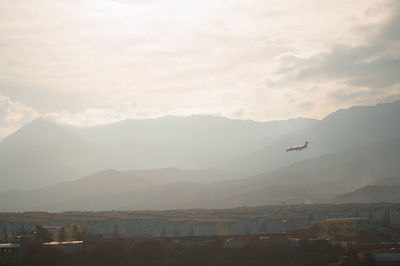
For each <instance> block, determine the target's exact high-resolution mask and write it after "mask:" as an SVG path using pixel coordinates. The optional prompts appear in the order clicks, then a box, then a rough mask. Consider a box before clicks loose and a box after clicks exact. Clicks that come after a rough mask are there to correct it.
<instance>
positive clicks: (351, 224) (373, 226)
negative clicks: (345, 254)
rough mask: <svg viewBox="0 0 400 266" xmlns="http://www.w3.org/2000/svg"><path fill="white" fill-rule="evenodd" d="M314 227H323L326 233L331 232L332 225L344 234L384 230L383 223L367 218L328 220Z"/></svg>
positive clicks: (316, 223)
mask: <svg viewBox="0 0 400 266" xmlns="http://www.w3.org/2000/svg"><path fill="white" fill-rule="evenodd" d="M314 225H319V226H321V228H322V230H323V231H324V232H327V231H328V230H329V226H330V225H335V226H336V227H337V228H339V229H340V231H341V232H344V233H350V234H351V233H354V234H355V233H357V232H359V231H360V230H365V231H367V232H377V231H379V230H381V229H382V222H381V221H378V220H372V219H368V218H366V217H355V218H335V219H327V220H326V221H318V222H313V223H311V227H313V226H314Z"/></svg>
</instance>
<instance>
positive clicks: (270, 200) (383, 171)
mask: <svg viewBox="0 0 400 266" xmlns="http://www.w3.org/2000/svg"><path fill="white" fill-rule="evenodd" d="M398 158H400V137H398V138H395V139H393V140H387V141H381V142H369V143H363V144H359V145H356V146H355V147H351V148H348V149H346V150H343V151H340V152H337V153H333V154H327V155H322V156H319V157H317V158H312V159H308V160H304V161H301V162H297V163H295V164H292V165H290V166H287V167H283V168H281V169H277V170H274V171H270V172H266V173H264V174H261V175H257V176H253V177H248V178H244V179H236V180H224V181H218V182H214V183H210V184H200V183H198V181H199V180H202V179H203V178H202V176H204V173H207V172H196V171H194V172H187V171H183V172H181V171H180V170H177V169H158V170H149V171H143V172H140V171H132V172H131V171H129V172H116V171H106V172H101V173H98V174H95V175H93V176H89V177H87V178H84V179H80V180H77V181H74V182H69V183H64V184H59V185H57V186H52V187H47V188H44V189H42V190H40V189H39V190H36V191H34V192H29V193H26V192H25V193H24V192H20V194H16V193H15V192H8V193H3V194H1V195H0V202H3V204H0V207H1V208H5V207H8V208H10V206H13V204H14V206H18V207H19V208H22V209H41V210H51V211H61V210H105V209H175V208H223V207H236V206H246V205H247V206H248V205H264V204H280V203H282V202H285V203H307V202H327V201H330V200H331V199H332V198H334V196H335V195H338V194H342V193H343V192H351V191H353V190H354V189H357V188H359V187H361V186H364V185H371V184H377V183H382V182H388V181H385V180H390V181H391V182H394V180H395V177H396V176H398V173H399V172H400V164H399V163H398ZM152 171H156V172H155V173H153V174H151V173H152ZM163 171H167V172H168V171H169V172H171V173H172V174H170V175H168V174H166V173H163ZM116 173H117V174H116ZM140 173H143V175H140ZM179 173H181V176H182V177H185V179H180V178H178V177H177V176H179ZM188 173H192V176H194V177H195V178H190V176H191V175H190V174H188ZM153 175H154V176H153ZM206 175H209V176H215V175H218V173H213V172H211V173H210V174H206ZM137 177H140V178H139V179H137V180H136V179H135V178H137ZM162 178H165V179H166V180H168V184H166V183H167V182H165V183H162V182H160V181H153V180H160V179H162ZM182 180H183V181H184V182H180V181H182ZM193 181H194V182H193ZM114 182H115V183H114ZM96 184H98V185H96ZM108 186H109V189H107V187H108ZM97 187H98V189H97ZM57 191H59V192H57ZM86 191H87V192H86ZM12 193H14V194H12ZM35 193H36V194H35ZM52 193H53V194H52ZM21 195H24V196H25V197H26V198H25V199H26V200H25V201H26V202H28V203H29V204H30V205H29V208H27V207H25V208H24V206H28V205H24V204H22V205H15V204H17V203H18V202H20V201H21V199H22V198H24V197H23V196H21ZM32 195H40V198H41V200H42V201H41V204H38V200H37V198H34V197H32ZM52 195H56V196H57V197H56V198H57V199H59V201H57V202H55V201H54V200H50V199H51V198H52ZM35 202H36V203H35ZM33 203H35V204H36V205H35V204H33Z"/></svg>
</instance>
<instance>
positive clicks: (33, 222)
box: [0, 204, 400, 237]
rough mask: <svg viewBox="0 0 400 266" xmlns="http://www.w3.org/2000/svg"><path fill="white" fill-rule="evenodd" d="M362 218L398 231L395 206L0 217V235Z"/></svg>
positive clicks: (193, 230) (192, 231)
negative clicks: (72, 228)
mask: <svg viewBox="0 0 400 266" xmlns="http://www.w3.org/2000/svg"><path fill="white" fill-rule="evenodd" d="M351 217H365V218H368V219H373V220H377V221H380V222H381V223H382V224H383V225H384V226H386V227H388V228H400V204H340V205H335V204H310V205H288V206H262V207H243V208H235V209H220V210H205V209H193V210H174V211H109V212H64V213H47V212H24V213H0V234H5V233H7V234H9V235H18V234H22V233H26V232H33V231H35V227H36V226H37V225H40V226H59V227H65V228H69V227H70V226H71V225H72V224H77V225H79V226H80V227H81V228H84V229H85V230H86V232H87V233H88V234H96V235H103V236H121V237H187V236H218V235H262V234H278V233H283V232H285V231H296V230H305V229H308V228H309V226H310V224H311V223H312V222H315V221H325V220H327V219H337V218H351Z"/></svg>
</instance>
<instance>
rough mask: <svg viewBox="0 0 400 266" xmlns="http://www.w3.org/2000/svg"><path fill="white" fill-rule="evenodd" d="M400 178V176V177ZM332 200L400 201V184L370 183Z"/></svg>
mask: <svg viewBox="0 0 400 266" xmlns="http://www.w3.org/2000/svg"><path fill="white" fill-rule="evenodd" d="M399 179H400V177H399ZM332 202H338V203H358V202H362V203H374V202H400V185H391V186H382V185H369V186H365V187H362V188H359V189H357V190H355V191H352V192H348V193H344V194H340V195H338V196H336V197H335V198H334V199H333V200H332Z"/></svg>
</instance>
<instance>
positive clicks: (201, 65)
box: [0, 0, 400, 138]
mask: <svg viewBox="0 0 400 266" xmlns="http://www.w3.org/2000/svg"><path fill="white" fill-rule="evenodd" d="M398 25H400V2H399V1H396V0H392V1H390V0H359V1H347V0H325V1H320V0H280V1H276V0H246V1H243V0H240V1H239V0H202V1H195V0H162V1H161V0H87V1H84V0H69V1H60V0H40V1H32V0H2V1H1V2H0V59H1V60H0V138H3V137H5V136H7V135H9V134H10V133H12V132H13V131H15V130H16V129H18V128H20V127H21V126H23V125H24V124H26V123H28V122H30V121H32V120H33V119H35V118H37V117H39V116H42V117H45V118H47V119H51V120H53V121H56V122H59V123H66V124H72V125H77V126H92V125H98V124H107V123H112V122H116V121H120V120H123V119H129V118H150V117H159V116H164V115H191V114H212V115H220V116H225V117H229V118H234V119H252V120H257V121H269V120H278V119H288V118H297V117H310V118H318V119H320V118H323V117H324V116H326V115H327V114H329V113H330V112H333V111H335V110H337V109H339V108H346V107H350V106H353V105H373V104H376V103H379V102H389V101H394V100H397V99H400V75H399V73H400V29H399V28H400V27H398Z"/></svg>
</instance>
